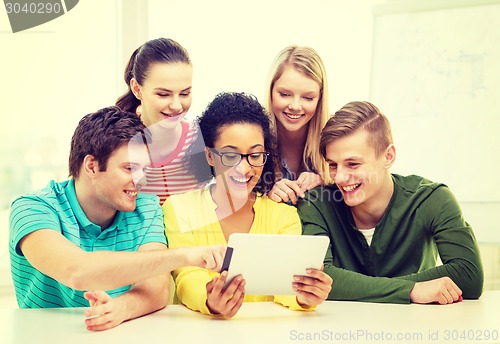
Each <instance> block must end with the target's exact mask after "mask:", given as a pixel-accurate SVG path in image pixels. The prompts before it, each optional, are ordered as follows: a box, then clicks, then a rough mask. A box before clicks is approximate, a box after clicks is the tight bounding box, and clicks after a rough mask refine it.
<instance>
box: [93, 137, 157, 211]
mask: <svg viewBox="0 0 500 344" xmlns="http://www.w3.org/2000/svg"><path fill="white" fill-rule="evenodd" d="M86 159H88V157H86ZM147 164H149V157H148V153H147V149H146V146H145V145H143V144H129V145H126V144H125V145H122V146H121V147H120V148H118V149H117V150H115V151H114V152H113V154H111V156H110V157H109V159H108V162H107V166H106V170H105V171H101V170H100V169H99V164H98V163H96V162H95V168H94V170H95V173H94V174H93V177H92V183H93V186H94V190H95V197H94V199H93V205H94V207H95V208H97V209H99V208H100V209H101V212H103V213H105V212H107V211H106V209H107V210H108V211H109V212H110V213H113V214H114V213H115V212H116V211H117V210H119V211H133V210H134V209H135V207H136V199H137V194H138V192H139V190H140V188H141V182H143V177H144V168H145V166H146V165H147Z"/></svg>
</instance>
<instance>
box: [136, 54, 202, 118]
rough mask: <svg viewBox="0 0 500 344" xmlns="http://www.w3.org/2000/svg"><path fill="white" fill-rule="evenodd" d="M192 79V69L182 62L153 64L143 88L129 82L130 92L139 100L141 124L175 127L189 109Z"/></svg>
mask: <svg viewBox="0 0 500 344" xmlns="http://www.w3.org/2000/svg"><path fill="white" fill-rule="evenodd" d="M192 79H193V68H192V66H191V65H190V64H188V63H182V62H176V63H154V64H152V65H151V67H150V69H149V71H148V74H147V77H146V79H145V80H144V82H143V85H139V84H138V83H137V81H136V80H135V79H132V81H131V89H132V90H133V92H134V94H135V95H136V97H137V98H138V99H140V100H141V105H142V110H141V112H142V114H141V119H142V121H143V122H144V124H145V125H146V126H150V125H152V124H155V123H158V124H159V125H161V126H162V127H165V128H174V127H176V126H177V125H178V124H179V122H180V120H181V119H182V118H184V116H185V115H186V113H187V111H188V110H189V108H190V106H191V102H192V96H191V86H192Z"/></svg>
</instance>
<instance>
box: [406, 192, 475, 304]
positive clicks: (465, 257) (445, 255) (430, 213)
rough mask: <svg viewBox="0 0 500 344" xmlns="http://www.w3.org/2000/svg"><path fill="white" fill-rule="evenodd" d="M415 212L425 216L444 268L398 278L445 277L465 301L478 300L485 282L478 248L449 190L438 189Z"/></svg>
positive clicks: (413, 279)
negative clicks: (460, 292)
mask: <svg viewBox="0 0 500 344" xmlns="http://www.w3.org/2000/svg"><path fill="white" fill-rule="evenodd" d="M418 212H419V213H420V214H421V215H422V216H425V219H426V222H427V223H426V227H427V228H430V231H431V235H432V237H433V239H434V242H435V243H436V246H437V249H438V252H439V256H440V257H441V261H442V262H443V265H440V266H437V267H435V268H431V269H427V270H425V271H422V272H418V273H415V274H411V275H408V276H403V277H400V278H402V279H406V280H411V281H415V282H420V281H428V280H433V279H436V278H440V277H444V276H448V277H450V278H451V279H452V280H453V281H454V282H455V283H456V284H457V285H458V287H459V288H460V289H461V290H462V296H463V297H464V298H466V299H477V298H479V297H480V296H481V294H482V290H483V282H484V274H483V267H482V264H481V258H480V254H479V248H478V246H477V242H476V239H475V236H474V233H473V231H472V228H471V226H470V225H469V224H468V223H467V222H466V221H465V220H464V218H463V216H462V212H461V210H460V206H459V204H458V202H457V200H456V198H455V196H454V195H453V194H452V192H451V191H450V189H449V188H448V187H445V186H442V187H439V188H437V189H436V190H435V191H434V192H433V193H432V194H431V195H430V196H429V199H428V200H427V201H426V202H423V203H422V205H421V206H420V208H419V209H418Z"/></svg>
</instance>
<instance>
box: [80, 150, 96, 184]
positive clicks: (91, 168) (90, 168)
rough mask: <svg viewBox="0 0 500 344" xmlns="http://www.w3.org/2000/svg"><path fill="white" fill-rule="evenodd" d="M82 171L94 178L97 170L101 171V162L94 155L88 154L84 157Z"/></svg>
mask: <svg viewBox="0 0 500 344" xmlns="http://www.w3.org/2000/svg"><path fill="white" fill-rule="evenodd" d="M82 172H83V173H84V174H85V175H87V176H88V177H89V178H90V179H94V178H95V177H96V176H97V172H99V163H98V162H97V160H96V159H95V158H94V156H93V155H86V156H85V158H83V164H82Z"/></svg>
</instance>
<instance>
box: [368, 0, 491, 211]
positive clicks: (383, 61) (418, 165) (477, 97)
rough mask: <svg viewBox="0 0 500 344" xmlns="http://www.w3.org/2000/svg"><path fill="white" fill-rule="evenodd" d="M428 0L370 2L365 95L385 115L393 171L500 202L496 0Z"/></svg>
mask: <svg viewBox="0 0 500 344" xmlns="http://www.w3.org/2000/svg"><path fill="white" fill-rule="evenodd" d="M431 2H433V3H435V2H434V0H432V1H431ZM431 2H429V1H418V2H416V1H414V2H411V1H410V2H408V3H410V4H412V5H411V6H407V8H406V9H405V8H404V6H401V4H403V2H402V1H394V3H393V8H392V10H391V4H390V3H389V4H387V5H386V6H385V7H384V8H383V10H380V8H379V10H378V11H377V9H376V8H375V9H374V30H373V47H372V49H373V56H372V66H371V78H370V100H371V101H372V102H373V103H374V104H375V105H376V106H377V107H379V109H380V110H381V111H382V112H383V113H384V114H385V115H386V116H387V117H388V118H389V120H390V122H391V126H392V130H393V136H394V141H395V145H396V149H397V159H396V163H395V165H394V168H393V172H395V173H400V174H403V175H406V174H418V175H421V176H424V177H427V178H429V179H431V180H433V181H439V182H444V183H445V184H447V185H448V186H450V188H451V190H452V191H453V193H454V194H455V195H456V196H457V198H458V200H459V202H461V203H463V202H500V182H499V178H500V162H499V161H500V159H499V157H500V3H499V1H482V2H481V1H469V2H465V3H466V5H463V4H464V1H461V2H460V1H459V3H461V7H453V6H448V7H447V6H445V7H443V8H430V9H429V8H426V6H427V5H429V4H430V3H431ZM439 3H441V4H443V3H447V4H450V3H452V4H453V1H448V2H446V1H439ZM455 3H456V2H455ZM379 7H380V6H379Z"/></svg>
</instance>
